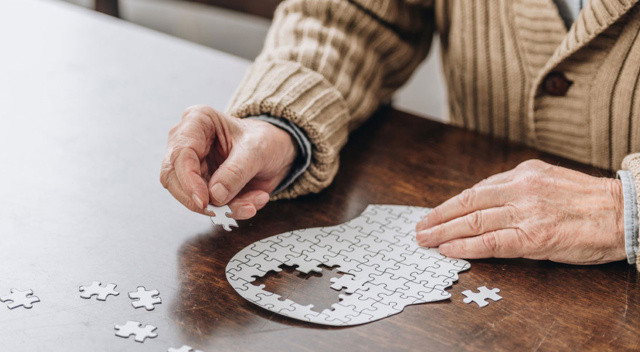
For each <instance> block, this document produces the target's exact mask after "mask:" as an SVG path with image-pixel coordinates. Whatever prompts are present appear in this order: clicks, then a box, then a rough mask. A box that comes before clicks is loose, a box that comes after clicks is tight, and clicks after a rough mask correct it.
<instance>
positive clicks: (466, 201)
mask: <svg viewBox="0 0 640 352" xmlns="http://www.w3.org/2000/svg"><path fill="white" fill-rule="evenodd" d="M475 199H476V190H475V189H473V188H467V189H465V190H464V191H462V193H460V196H459V197H458V201H459V203H460V206H462V207H463V208H470V207H472V206H473V204H474V202H475Z"/></svg>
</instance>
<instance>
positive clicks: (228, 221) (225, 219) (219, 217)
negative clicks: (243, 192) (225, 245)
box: [207, 204, 238, 231]
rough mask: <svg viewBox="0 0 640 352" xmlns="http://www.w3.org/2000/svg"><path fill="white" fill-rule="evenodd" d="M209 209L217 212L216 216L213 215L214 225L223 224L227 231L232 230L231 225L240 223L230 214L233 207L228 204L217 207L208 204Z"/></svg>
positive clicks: (235, 225)
mask: <svg viewBox="0 0 640 352" xmlns="http://www.w3.org/2000/svg"><path fill="white" fill-rule="evenodd" d="M207 210H208V211H211V212H213V214H215V215H214V216H212V217H211V222H212V223H213V224H214V225H220V226H222V228H223V229H225V230H227V231H231V226H234V227H238V223H237V222H236V220H235V219H234V218H232V217H231V216H230V215H231V214H233V213H232V212H231V208H229V206H228V205H223V206H221V207H216V206H213V205H211V204H209V205H208V206H207ZM227 215H229V216H227Z"/></svg>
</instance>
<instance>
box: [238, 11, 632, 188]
mask: <svg viewBox="0 0 640 352" xmlns="http://www.w3.org/2000/svg"><path fill="white" fill-rule="evenodd" d="M637 2H638V0H590V1H589V2H588V3H587V5H586V6H585V8H584V9H583V11H582V12H581V13H580V15H579V16H578V18H577V19H576V21H575V22H574V23H573V26H572V27H571V28H570V29H569V30H567V29H566V27H565V25H564V22H563V21H562V19H561V17H560V15H559V13H558V10H557V8H556V7H555V4H554V2H553V0H434V1H429V0H405V1H401V0H306V1H305V0H288V1H285V2H283V3H282V4H281V5H280V7H278V10H277V11H276V14H275V18H274V22H273V26H272V27H271V30H270V31H269V34H268V36H267V40H266V43H265V47H264V49H263V51H262V53H261V54H260V56H259V57H258V58H257V59H256V61H255V63H254V64H253V65H252V67H251V68H250V70H249V72H248V73H247V75H246V77H245V79H244V80H243V82H242V83H241V85H240V87H239V89H238V91H237V93H236V94H235V97H234V98H233V100H232V101H231V103H230V107H229V108H228V111H229V113H231V114H232V115H235V116H238V117H247V116H251V115H259V114H268V115H271V116H275V117H281V118H286V119H289V120H291V121H292V122H294V123H295V124H297V125H298V126H299V127H300V128H301V129H302V130H303V131H304V132H305V133H306V134H307V136H308V137H309V139H310V141H311V142H312V144H313V157H312V164H311V166H310V167H309V169H308V170H307V171H306V172H305V173H304V174H303V175H302V176H300V177H299V178H298V179H297V180H296V182H294V184H293V185H291V186H290V187H289V188H288V189H286V190H285V191H283V192H282V193H281V194H280V195H279V197H282V198H287V197H295V196H298V195H302V194H305V193H309V192H318V191H320V190H321V189H323V188H324V187H326V186H327V185H328V184H329V183H330V182H331V181H332V179H333V177H334V175H335V174H336V172H337V170H338V153H339V151H340V148H341V147H342V146H343V145H344V144H345V142H346V141H347V136H348V134H349V132H350V131H351V130H353V129H354V128H356V127H357V126H358V125H359V124H360V123H361V122H363V121H364V120H365V119H367V118H368V117H369V116H370V115H371V114H372V113H373V112H374V111H375V110H376V108H378V106H379V105H380V103H381V102H385V101H388V100H389V99H390V97H391V96H392V94H393V93H394V92H395V90H396V89H397V88H398V87H400V86H401V85H402V84H403V83H405V82H406V81H407V79H408V78H409V77H410V76H411V74H412V73H413V71H414V70H415V68H416V67H417V66H418V64H419V63H420V62H421V61H422V60H423V59H424V58H425V56H426V55H427V52H428V50H429V47H430V44H431V39H432V37H433V33H434V31H437V33H438V34H439V36H440V39H441V40H440V42H441V45H442V50H441V51H442V59H443V64H444V65H443V66H444V75H445V78H446V81H447V88H448V99H449V115H450V120H451V121H452V123H453V124H455V125H459V126H463V127H466V128H469V129H472V130H477V131H479V132H481V133H484V134H488V135H491V136H496V137H500V138H506V139H509V140H512V141H515V142H519V143H524V144H527V145H530V146H533V147H536V148H538V149H540V150H544V151H546V152H550V153H553V154H556V155H560V156H563V157H567V158H570V159H574V160H577V161H580V162H583V163H587V164H591V165H595V166H598V167H602V168H606V169H613V170H615V169H617V168H619V167H620V164H621V163H622V167H623V168H627V169H629V170H630V171H631V172H632V173H633V175H634V177H635V180H636V186H637V187H636V188H637V189H638V194H639V195H640V187H638V186H640V153H639V154H633V153H634V152H640V83H639V81H640V38H638V34H639V33H640V7H639V6H640V5H638V4H636V3H637ZM554 71H557V72H562V73H563V74H564V75H565V77H566V78H567V79H568V80H569V81H572V82H573V83H572V85H571V86H570V88H569V90H568V91H567V93H566V95H565V96H552V95H549V94H547V93H545V90H544V89H542V88H541V86H542V83H543V80H544V78H545V77H546V76H547V75H548V74H549V73H550V72H554ZM425 99H429V97H425ZM625 156H626V157H625Z"/></svg>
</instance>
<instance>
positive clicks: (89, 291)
mask: <svg viewBox="0 0 640 352" xmlns="http://www.w3.org/2000/svg"><path fill="white" fill-rule="evenodd" d="M79 290H80V297H82V298H84V299H89V298H91V297H93V296H96V299H97V300H98V301H106V300H107V297H108V296H109V295H113V296H117V295H119V294H120V292H117V291H116V284H108V285H106V286H105V285H102V284H101V283H100V282H98V281H94V282H92V283H91V286H80V288H79Z"/></svg>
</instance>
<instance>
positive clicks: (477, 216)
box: [465, 211, 483, 234]
mask: <svg viewBox="0 0 640 352" xmlns="http://www.w3.org/2000/svg"><path fill="white" fill-rule="evenodd" d="M465 221H466V222H467V226H468V227H469V229H470V230H471V231H472V232H473V233H474V234H481V233H483V223H482V213H481V212H479V211H476V212H473V213H471V214H469V215H467V216H466V217H465Z"/></svg>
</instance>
